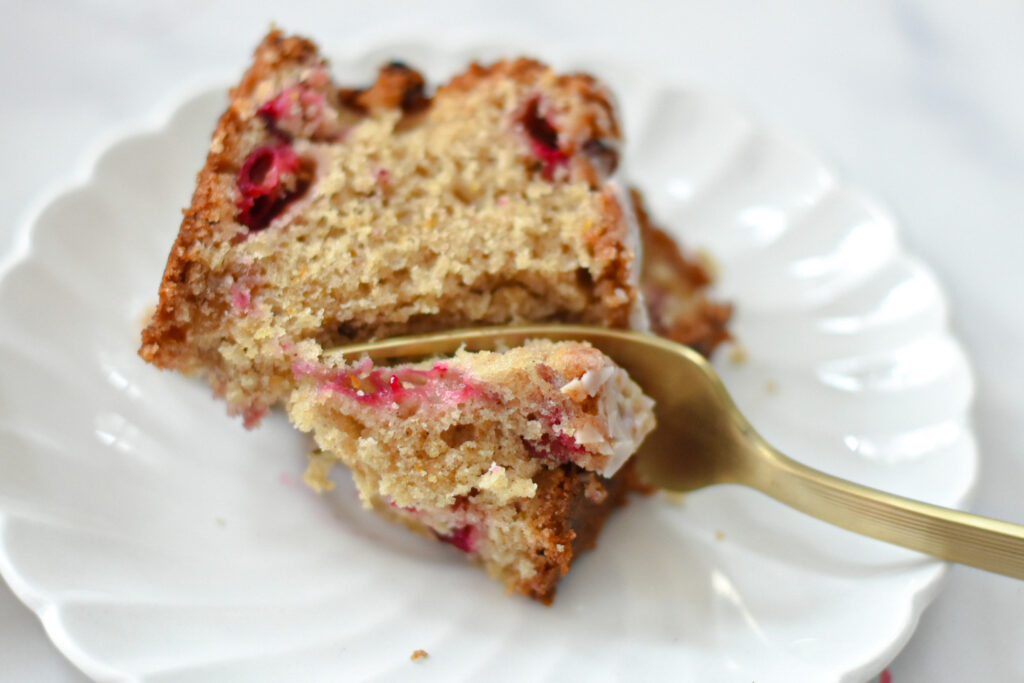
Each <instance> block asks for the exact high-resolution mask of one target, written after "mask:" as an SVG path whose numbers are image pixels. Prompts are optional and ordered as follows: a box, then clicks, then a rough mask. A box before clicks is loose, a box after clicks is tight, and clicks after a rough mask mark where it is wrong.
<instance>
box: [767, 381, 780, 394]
mask: <svg viewBox="0 0 1024 683" xmlns="http://www.w3.org/2000/svg"><path fill="white" fill-rule="evenodd" d="M764 392H765V393H766V394H777V393H779V383H778V382H776V381H775V380H773V379H769V380H765V383H764Z"/></svg>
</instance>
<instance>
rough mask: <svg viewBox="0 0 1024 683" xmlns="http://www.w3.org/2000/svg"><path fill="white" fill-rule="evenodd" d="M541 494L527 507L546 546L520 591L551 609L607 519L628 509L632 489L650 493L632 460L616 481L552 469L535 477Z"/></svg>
mask: <svg viewBox="0 0 1024 683" xmlns="http://www.w3.org/2000/svg"><path fill="white" fill-rule="evenodd" d="M535 481H536V483H537V494H536V496H535V497H534V498H533V499H531V500H530V501H529V502H528V503H527V505H526V506H524V507H526V508H527V510H526V514H527V515H529V516H530V518H531V520H532V524H533V525H534V526H535V527H536V529H537V531H538V535H540V536H542V537H543V538H545V541H546V542H545V544H544V545H543V546H542V547H538V548H536V549H535V552H536V558H535V560H534V571H535V573H534V575H533V576H532V577H530V578H529V579H526V580H524V581H522V582H521V583H520V584H519V587H518V590H519V592H521V593H524V594H526V595H528V596H530V597H531V598H534V599H536V600H540V601H541V602H543V603H544V604H546V605H550V604H551V602H552V601H553V600H554V597H555V589H556V587H557V586H558V582H559V581H560V580H561V578H562V577H563V576H565V575H566V574H567V573H568V572H569V568H570V566H571V565H572V563H573V562H574V561H575V560H576V558H577V557H578V556H579V555H580V554H581V553H583V552H585V551H587V550H591V549H593V548H594V547H595V545H596V544H597V537H598V535H600V533H601V529H602V528H603V527H604V523H605V521H607V519H608V516H609V515H610V514H611V513H612V511H613V510H615V509H616V508H618V507H620V506H622V505H625V504H626V502H627V494H628V493H629V492H630V491H631V490H634V491H640V492H645V491H649V489H648V488H647V487H645V486H644V485H643V484H641V483H640V482H639V480H638V479H637V477H636V474H635V473H634V469H633V461H632V460H630V461H628V462H627V463H626V464H625V465H624V466H623V467H622V469H620V470H619V471H618V472H617V473H616V474H615V476H614V477H612V478H611V479H605V478H603V477H600V476H598V475H596V474H594V473H593V472H587V471H586V470H583V469H580V468H579V467H577V466H576V465H571V464H570V465H563V466H561V467H558V468H555V469H547V470H544V471H543V472H541V473H540V474H539V475H538V476H537V477H536V478H535Z"/></svg>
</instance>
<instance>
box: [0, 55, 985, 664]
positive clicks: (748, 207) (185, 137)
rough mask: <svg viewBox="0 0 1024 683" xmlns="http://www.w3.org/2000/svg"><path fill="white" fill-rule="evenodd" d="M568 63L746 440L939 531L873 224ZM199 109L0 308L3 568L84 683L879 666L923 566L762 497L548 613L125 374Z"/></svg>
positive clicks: (953, 443)
mask: <svg viewBox="0 0 1024 683" xmlns="http://www.w3.org/2000/svg"><path fill="white" fill-rule="evenodd" d="M497 52H498V50H497V48H488V49H486V50H469V51H462V52H442V51H439V50H437V49H433V48H429V47H425V46H411V45H409V44H404V45H403V46H402V47H397V48H396V47H392V48H387V49H379V50H375V51H374V52H373V53H371V54H365V53H364V54H362V55H361V56H358V57H353V58H351V59H339V60H336V61H335V63H334V72H335V74H336V75H337V76H338V77H339V79H341V80H343V81H347V82H351V81H352V80H353V79H358V80H363V79H365V78H366V77H368V76H369V74H370V73H371V72H372V66H373V65H374V64H376V63H379V62H380V61H382V60H383V59H385V58H391V57H394V56H398V57H402V58H404V59H406V60H408V61H409V62H411V63H413V64H416V65H418V66H421V67H422V68H424V69H425V70H426V71H427V72H428V73H429V74H430V75H431V76H433V77H434V78H438V77H443V76H445V75H446V74H450V73H452V72H454V71H455V70H456V69H457V68H458V67H459V66H460V65H461V64H464V63H465V62H466V61H467V58H468V56H469V55H470V54H474V55H478V54H481V53H483V54H484V55H485V56H488V55H493V54H495V53H497ZM513 52H514V50H513ZM555 61H556V62H558V63H561V65H563V66H578V64H571V63H567V62H566V61H565V60H557V59H556V60H555ZM583 66H585V67H588V68H589V69H591V70H594V71H596V72H597V73H600V74H603V75H604V76H606V77H607V78H608V79H609V80H610V81H611V82H612V84H613V85H614V86H615V88H616V90H617V92H618V93H619V95H620V99H621V101H622V103H623V108H624V116H625V119H626V123H627V130H628V134H629V140H630V147H629V150H628V154H627V158H628V159H629V171H630V174H631V176H632V177H633V178H634V179H635V180H636V181H638V182H639V183H640V185H641V186H642V187H644V188H646V191H647V194H648V198H649V200H650V203H651V206H652V208H653V210H654V213H655V214H656V215H657V216H658V217H659V219H661V220H662V221H664V222H666V223H667V224H668V225H669V227H671V228H672V229H673V230H674V231H675V232H676V234H677V235H678V236H679V237H680V238H681V239H682V240H683V241H684V242H685V243H686V244H687V245H688V246H690V247H700V248H706V249H708V250H709V251H710V252H712V253H714V255H715V257H716V259H717V261H718V263H719V264H720V267H721V273H720V282H719V291H720V294H721V296H723V297H725V298H728V299H730V300H732V301H734V302H735V303H736V310H737V314H736V319H735V325H734V330H735V333H736V336H737V337H738V338H739V339H740V340H741V342H742V344H743V347H744V348H745V349H746V351H747V355H748V360H747V361H746V362H745V363H742V364H737V363H734V362H732V361H730V360H729V358H730V352H729V350H728V349H726V350H725V351H724V352H722V353H720V355H719V356H718V359H717V366H718V369H719V370H720V372H721V373H722V375H723V377H724V379H725V381H726V384H727V385H728V386H729V387H730V389H731V390H732V392H733V393H734V395H735V397H736V400H737V401H738V403H739V405H740V407H741V408H743V409H744V410H745V411H746V413H747V414H748V415H749V417H750V419H751V421H752V422H753V423H754V424H755V425H757V426H758V427H759V428H760V430H761V431H762V432H763V433H764V434H765V436H767V437H768V438H769V439H770V440H772V441H773V442H774V443H776V444H777V445H778V446H779V447H780V448H782V449H783V450H784V451H787V452H789V453H791V454H792V455H794V456H796V457H797V458H799V459H801V460H803V461H804V462H807V463H808V464H810V465H812V466H816V467H820V468H822V469H824V470H827V471H829V472H832V473H835V474H838V475H840V476H843V477H848V478H850V479H854V480H857V481H861V482H864V483H867V484H869V485H873V486H877V487H881V488H884V489H887V490H890V491H894V492H898V493H901V494H904V495H908V496H912V497H914V498H921V499H925V500H929V501H932V502H936V503H940V504H945V505H958V504H961V503H962V502H963V501H964V499H965V497H966V496H967V494H968V492H969V490H970V489H971V487H972V484H973V482H974V480H975V477H976V473H977V472H976V469H977V464H978V463H977V456H976V450H975V446H974V440H973V437H972V434H971V431H970V428H969V425H968V421H967V412H968V408H969V403H970V397H971V393H972V380H971V377H970V373H969V370H968V367H967V363H966V362H965V358H964V355H963V353H962V351H961V349H960V347H959V346H958V345H957V343H956V341H955V340H954V339H952V338H951V336H950V334H949V332H948V330H947V325H946V307H945V303H944V298H943V295H942V293H941V291H940V289H939V286H938V285H937V283H936V281H935V279H934V277H933V276H932V275H931V274H930V272H929V270H928V269H927V268H926V267H924V266H923V265H922V264H921V263H920V262H919V261H917V260H916V259H915V258H913V257H911V256H908V255H907V254H906V253H904V252H903V250H902V249H901V247H900V245H899V243H898V241H897V239H896V236H895V229H894V225H893V221H892V219H891V218H890V217H889V215H888V214H887V213H886V212H885V211H883V210H881V209H880V208H879V207H878V206H877V205H876V204H875V203H874V202H873V201H871V200H870V199H868V198H866V197H865V196H863V195H862V194H861V193H859V192H858V191H856V190H854V189H851V188H850V187H848V186H847V185H846V184H845V183H843V182H841V181H840V180H838V179H837V178H836V177H835V176H834V175H833V174H832V173H831V172H830V171H829V170H828V169H827V168H825V167H824V166H823V165H822V163H821V162H820V161H819V160H818V159H817V158H816V157H815V156H814V155H813V154H812V153H810V152H808V151H807V150H806V149H805V148H804V147H803V146H802V145H800V144H797V143H794V142H793V141H792V140H790V139H789V138H787V137H785V136H780V135H778V134H776V133H775V132H773V131H769V130H765V129H764V128H762V127H760V126H759V125H758V124H757V123H756V122H754V121H752V120H751V119H749V118H748V117H747V116H745V115H744V114H743V113H741V112H740V111H738V110H737V109H736V108H735V107H734V106H733V105H731V104H730V103H729V102H727V101H724V100H722V99H720V98H718V97H716V96H713V95H710V94H707V93H705V92H698V91H693V90H687V89H681V88H670V87H664V86H662V85H659V84H657V83H652V82H650V81H649V80H647V79H646V78H644V77H643V76H642V75H639V74H634V73H629V72H627V71H623V70H621V69H619V68H608V67H604V66H601V65H599V64H595V63H594V62H586V63H584V64H583ZM222 83H223V81H222ZM222 93H223V87H222V86H220V87H216V88H200V89H196V90H194V91H193V92H192V94H191V96H190V97H189V98H188V99H187V101H185V103H184V104H182V105H181V106H179V107H177V108H176V109H175V111H174V113H173V115H171V116H170V117H169V118H167V119H165V120H163V121H162V122H161V123H160V124H159V125H156V126H153V127H151V129H150V130H149V131H148V132H145V133H141V134H135V135H130V136H123V137H121V138H119V139H117V140H115V141H113V142H112V144H111V145H110V146H109V147H108V148H107V149H106V150H105V151H104V152H103V153H102V154H101V155H100V156H99V158H98V160H97V161H96V163H95V166H94V167H93V168H92V169H91V172H90V174H89V175H88V176H87V178H86V180H85V181H84V182H82V183H81V184H79V185H77V186H75V187H73V188H71V189H67V190H66V191H64V192H62V193H61V194H59V196H56V197H55V198H54V199H52V201H50V202H49V203H48V204H47V205H46V206H45V208H43V209H42V210H41V211H40V212H39V214H38V215H37V216H36V217H35V219H34V221H32V224H31V226H30V231H27V232H26V233H25V238H24V241H23V244H22V247H23V249H22V250H21V254H20V255H19V256H20V258H19V260H18V262H17V263H15V264H13V266H11V267H10V268H8V269H7V270H6V273H5V275H4V278H3V282H2V289H0V368H2V369H3V383H2V386H0V472H2V473H3V474H2V477H0V570H2V572H3V575H4V577H5V578H6V579H7V581H8V582H10V584H11V586H12V587H13V588H14V590H15V592H16V593H17V594H18V595H19V596H20V597H21V598H22V599H23V600H24V601H25V602H26V603H27V604H28V605H29V606H30V607H32V608H33V609H34V610H35V611H36V612H37V613H38V614H39V616H40V617H41V619H42V620H43V623H44V625H45V627H46V630H47V632H48V633H49V635H50V637H51V638H52V639H53V641H54V642H55V643H56V645H57V647H59V648H60V649H61V651H63V652H64V654H66V655H67V656H68V657H69V658H70V659H71V660H72V661H73V662H74V663H75V664H77V665H78V666H79V667H81V668H82V669H83V670H84V671H85V672H86V673H88V674H90V675H92V676H94V677H96V678H100V679H111V680H114V679H139V680H147V681H175V682H179V681H199V680H204V681H224V680H246V681H275V680H302V681H320V680H323V681H336V680H357V679H374V680H381V679H387V680H418V679H424V680H465V679H482V678H486V679H488V680H516V681H526V680H528V681H534V680H551V681H554V680H565V679H572V680H588V681H604V680H623V679H631V680H652V679H672V680H705V681H733V680H735V681H744V682H746V681H751V680H757V681H759V682H760V683H765V682H769V681H786V682H787V683H789V682H791V681H794V680H796V681H839V680H842V681H851V680H860V679H864V678H866V677H868V676H869V675H871V674H874V673H877V672H878V670H879V669H881V668H882V666H883V665H884V664H885V663H886V662H887V661H888V660H889V659H890V658H892V657H893V656H894V655H895V653H896V652H897V650H898V649H899V648H900V647H902V645H903V643H904V642H905V641H906V639H907V638H909V636H910V633H911V632H912V630H913V628H914V626H915V624H916V622H917V619H918V617H919V615H920V614H921V611H922V610H923V609H924V607H925V606H926V604H927V603H928V602H929V601H930V600H931V598H932V597H933V595H934V593H935V591H936V589H937V586H938V583H939V581H940V579H941V577H942V575H943V570H944V567H943V565H942V564H940V563H938V562H934V561H930V560H927V559H925V558H922V557H921V556H918V555H915V554H913V553H910V552H906V551H902V550H900V549H897V548H893V547H890V546H887V545H884V544H881V543H877V542H874V541H870V540H866V539H862V538H859V537H856V536H854V535H852V534H849V533H847V532H844V531H840V530H837V529H833V528H831V527H828V526H826V525H825V524H822V523H819V522H817V521H815V520H812V519H809V518H805V517H803V516H801V515H800V514H798V513H795V512H791V511H790V510H788V509H785V508H783V507H782V506H780V505H778V504H776V503H774V502H772V501H770V500H768V499H766V498H764V497H762V496H760V495H759V494H757V493H754V492H751V491H747V490H740V489H736V488H731V487H719V488H716V489H713V490H707V491H702V492H700V493H697V494H694V495H692V496H689V497H688V498H687V499H686V500H685V502H684V503H683V504H678V503H671V502H669V501H668V500H666V499H664V498H662V497H654V498H651V499H644V500H636V501H635V502H634V503H633V504H632V505H630V506H629V507H628V508H627V509H626V510H624V511H622V512H621V513H620V514H618V515H617V516H615V517H614V518H613V519H612V520H611V522H610V523H609V524H608V526H607V528H606V531H605V533H604V535H603V536H602V538H601V542H600V545H599V548H598V550H597V551H595V552H593V553H590V554H588V555H587V556H585V557H584V558H583V559H582V560H581V561H580V562H579V563H577V565H576V566H575V568H574V569H573V572H572V573H571V575H570V576H569V577H568V578H567V579H566V580H565V581H564V582H563V584H562V586H561V587H560V589H559V594H558V599H557V600H556V602H555V605H554V606H553V607H551V608H545V607H542V606H540V605H538V604H535V603H533V602H530V601H528V600H526V599H522V598H519V597H509V596H506V595H504V594H503V592H502V590H501V589H500V587H499V586H498V584H496V583H495V582H492V581H491V580H490V579H488V578H486V577H485V576H484V575H483V573H482V572H480V571H479V570H477V569H475V568H473V567H471V566H469V565H468V564H466V563H465V562H464V561H463V558H462V557H461V556H459V554H458V553H457V552H454V551H452V550H451V549H450V548H448V547H445V546H441V545H439V544H433V543H430V542H428V541H426V540H423V539H420V538H419V537H416V536H413V535H411V534H408V533H407V532H405V531H404V530H402V529H398V528H393V527H392V526H390V525H389V524H387V523H385V522H383V521H380V520H378V519H377V518H376V517H374V516H372V515H369V514H367V513H365V512H364V511H362V510H361V509H360V508H359V506H358V504H357V502H356V500H355V496H354V493H353V489H352V487H351V486H347V487H346V486H342V487H341V489H340V491H338V492H337V494H336V495H333V496H329V497H323V498H318V497H317V496H316V495H315V494H313V493H312V492H311V491H309V490H307V489H306V488H305V487H304V486H302V485H301V484H300V483H299V477H300V475H301V473H302V470H303V468H304V454H305V452H306V449H307V443H306V441H305V440H304V438H303V437H302V436H300V435H298V434H295V433H293V431H292V430H291V429H290V428H289V427H288V425H287V423H286V421H285V420H284V419H283V418H282V417H281V416H280V415H274V416H272V417H271V418H270V419H269V420H267V422H266V423H265V424H264V425H263V426H262V427H261V428H260V429H258V430H256V431H254V432H246V431H245V430H243V429H242V428H241V427H240V425H239V424H237V423H236V422H234V421H231V420H229V419H228V418H227V417H225V414H224V407H223V405H222V404H221V403H218V402H215V401H214V400H213V399H212V398H211V397H210V395H209V390H208V389H207V388H206V387H205V386H204V385H202V384H201V383H199V382H194V381H189V380H186V379H183V378H181V377H178V376H176V375H173V374H169V373H161V372H159V371H157V370H155V369H154V368H152V367H150V366H147V365H145V364H143V363H142V362H141V361H140V360H139V359H138V358H137V356H136V355H135V350H136V347H137V345H138V331H139V326H140V319H141V316H142V314H143V310H144V308H145V306H146V305H147V304H149V303H151V301H152V300H153V298H154V296H155V292H156V286H157V281H158V278H159V275H160V272H161V270H162V267H163V264H164V259H165V258H166V255H167V251H168V248H169V246H170V244H171V241H172V239H173V236H174V233H175V231H176V229H177V223H178V211H179V209H180V207H181V206H183V205H184V204H185V203H186V202H187V200H188V197H189V194H190V190H191V182H192V179H193V176H194V173H195V171H196V169H197V168H198V166H199V165H200V163H201V161H202V156H203V154H204V151H205V146H206V142H207V139H208V135H209V133H210V130H211V127H212V124H213V122H214V120H215V117H216V116H217V114H218V113H219V111H220V110H221V108H222V107H223V95H222ZM419 648H422V649H425V650H427V651H428V652H429V653H430V657H429V658H428V659H426V660H423V661H420V662H410V660H409V656H410V654H411V653H412V652H413V650H415V649H419Z"/></svg>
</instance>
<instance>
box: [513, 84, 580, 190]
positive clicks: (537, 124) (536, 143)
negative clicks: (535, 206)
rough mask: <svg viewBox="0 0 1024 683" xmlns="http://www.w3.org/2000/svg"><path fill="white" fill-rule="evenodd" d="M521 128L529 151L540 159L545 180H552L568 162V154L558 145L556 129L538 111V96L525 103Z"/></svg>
mask: <svg viewBox="0 0 1024 683" xmlns="http://www.w3.org/2000/svg"><path fill="white" fill-rule="evenodd" d="M522 124H523V130H525V131H526V135H527V137H528V138H529V142H530V151H531V152H532V153H533V156H535V157H537V159H538V160H539V161H540V172H541V175H542V176H544V179H545V180H554V177H555V172H556V171H557V170H558V169H559V168H560V167H562V166H565V165H567V164H568V163H569V155H568V154H566V153H565V152H564V151H563V150H562V149H561V148H559V146H558V130H557V129H556V128H555V127H554V126H553V125H552V124H551V122H550V121H549V120H548V119H547V117H545V116H541V113H540V98H539V97H535V98H533V99H532V100H530V101H529V103H527V105H526V109H525V110H524V111H523V116H522Z"/></svg>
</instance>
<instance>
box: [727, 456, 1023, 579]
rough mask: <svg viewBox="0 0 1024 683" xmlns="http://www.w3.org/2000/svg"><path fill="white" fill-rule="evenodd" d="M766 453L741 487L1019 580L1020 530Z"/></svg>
mask: <svg viewBox="0 0 1024 683" xmlns="http://www.w3.org/2000/svg"><path fill="white" fill-rule="evenodd" d="M766 447H767V446H766ZM767 448H768V449H769V450H770V451H771V453H770V456H769V457H767V458H764V459H762V460H761V463H763V466H762V467H758V468H756V470H754V471H752V472H750V476H748V477H747V479H748V480H747V481H744V482H742V483H746V484H748V485H750V486H753V487H754V488H756V489H758V490H760V491H761V492H763V493H766V494H768V495H769V496H772V497H773V498H775V499H777V500H779V501H780V502H782V503H785V504H786V505H789V506H790V507H793V508H795V509H797V510H800V511H801V512H804V513H806V514H808V515H811V516H812V517H817V518H818V519H821V520H823V521H826V522H829V523H831V524H835V525H836V526H840V527H843V528H844V529H848V530H850V531H853V532H856V533H858V534H862V535H864V536H870V537H872V538H877V539H879V540H882V541H886V542H888V543H893V544H895V545H900V546H903V547H905V548H910V549H911V550H917V551H919V552H922V553H927V554H928V555H933V556H935V557H938V558H941V559H943V560H947V561H949V562H959V563H960V564H966V565H970V566H972V567H977V568H978V569H985V570H987V571H990V572H996V573H998V574H1004V575H1006V576H1012V577H1014V578H1018V579H1024V525H1021V524H1012V523H1010V522H1004V521H1001V520H998V519H992V518H990V517H982V516H981V515H973V514H971V513H969V512H963V511H960V510H952V509H950V508H945V507H940V506H938V505H931V504H929V503H922V502H920V501H916V500H911V499H909V498H904V497H902V496H897V495H893V494H891V493H885V492H884V491H879V490H877V489H873V488H870V487H868V486H861V485H860V484H855V483H853V482H850V481H846V480H844V479H839V478H838V477H833V476H831V475H829V474H825V473H824V472H819V471H818V470H815V469H813V468H811V467H807V466H806V465H802V464H800V463H798V462H797V461H795V460H793V459H791V458H788V457H787V456H785V455H783V454H782V453H779V452H778V451H776V450H775V449H773V448H770V447H767Z"/></svg>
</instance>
